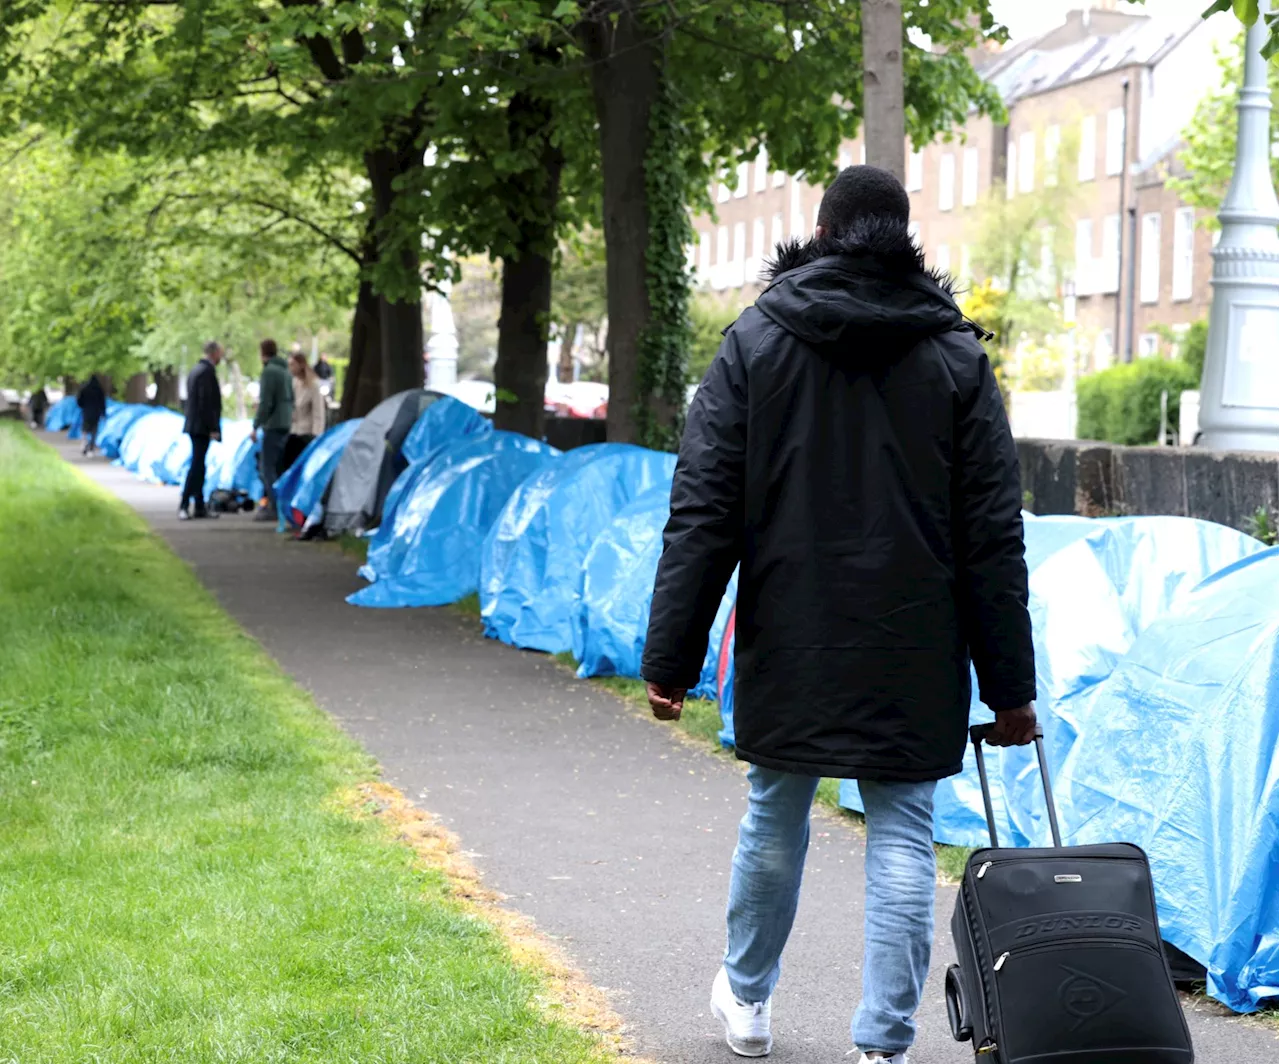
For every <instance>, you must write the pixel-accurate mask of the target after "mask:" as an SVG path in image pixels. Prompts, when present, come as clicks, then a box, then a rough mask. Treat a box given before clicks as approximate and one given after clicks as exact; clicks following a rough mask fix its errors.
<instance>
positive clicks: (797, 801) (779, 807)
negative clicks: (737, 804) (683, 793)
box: [724, 765, 937, 1053]
mask: <svg viewBox="0 0 1280 1064" xmlns="http://www.w3.org/2000/svg"><path fill="white" fill-rule="evenodd" d="M747 778H748V779H749V780H750V781H751V796H750V799H749V800H748V805H747V814H746V816H744V817H743V818H742V824H741V826H740V827H739V829H738V848H737V849H736V850H734V852H733V875H732V878H731V879H730V881H729V913H728V923H729V942H728V947H727V948H726V950H725V957H724V966H725V970H726V971H727V972H728V974H729V986H730V987H731V988H732V989H733V993H734V996H735V997H736V998H737V999H738V1000H739V1001H745V1002H752V1003H754V1002H757V1001H767V1000H768V999H769V997H770V996H771V995H772V994H773V988H774V986H775V984H776V983H777V982H778V972H779V968H780V966H779V960H780V958H781V956H782V947H783V946H785V945H786V944H787V936H788V935H790V933H791V924H792V922H793V921H794V920H795V915H796V904H797V903H798V901H799V900H800V879H801V876H802V875H803V873H804V857H805V851H806V850H807V849H808V848H809V808H810V806H812V805H813V796H814V793H815V791H816V790H817V788H818V780H817V779H815V778H814V777H812V776H797V775H793V774H792V773H789V772H775V771H774V770H773V769H768V768H761V767H760V766H759V765H752V766H751V769H750V771H749V772H748V773H747ZM858 789H859V790H860V791H861V793H862V801H863V805H864V807H865V809H866V814H867V867H866V873H867V902H866V954H865V956H864V960H863V965H862V1003H861V1004H860V1005H859V1006H858V1011H857V1012H856V1013H855V1014H854V1017H853V1028H852V1033H853V1042H854V1045H856V1046H857V1047H858V1048H859V1049H861V1050H863V1052H871V1051H875V1050H880V1051H883V1052H889V1053H897V1052H900V1051H901V1050H904V1049H907V1048H909V1047H910V1045H911V1043H912V1042H913V1041H914V1039H915V1033H916V1025H915V1020H914V1016H915V1011H916V1008H917V1007H918V1006H919V1004H920V995H921V993H922V992H923V990H924V980H925V976H926V975H928V973H929V952H930V949H931V947H932V945H933V891H934V881H935V878H936V876H937V871H936V867H935V864H934V854H933V789H934V784H933V783H932V782H929V783H873V782H871V781H860V782H859V784H858ZM834 915H835V914H833V917H834Z"/></svg>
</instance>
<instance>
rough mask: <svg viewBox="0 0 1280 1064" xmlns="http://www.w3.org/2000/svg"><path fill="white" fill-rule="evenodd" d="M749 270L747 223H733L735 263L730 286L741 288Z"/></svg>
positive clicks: (733, 263)
mask: <svg viewBox="0 0 1280 1064" xmlns="http://www.w3.org/2000/svg"><path fill="white" fill-rule="evenodd" d="M746 269H747V223H746V222H734V223H733V262H732V269H731V273H730V278H729V284H730V285H731V286H732V287H734V288H740V287H741V286H742V284H743V282H744V281H745V280H746Z"/></svg>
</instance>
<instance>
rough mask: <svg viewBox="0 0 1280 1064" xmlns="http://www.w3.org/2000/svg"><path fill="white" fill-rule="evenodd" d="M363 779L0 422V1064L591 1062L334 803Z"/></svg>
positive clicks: (527, 979)
mask: <svg viewBox="0 0 1280 1064" xmlns="http://www.w3.org/2000/svg"><path fill="white" fill-rule="evenodd" d="M374 775H375V772H374V766H373V764H372V762H371V760H370V759H369V757H368V756H367V755H365V754H363V753H362V752H361V751H360V750H359V749H358V748H357V747H356V746H355V744H354V743H352V742H351V741H350V740H348V739H347V738H345V737H344V736H343V735H342V734H341V733H340V732H339V731H338V729H337V728H336V727H335V726H334V725H333V724H332V723H331V722H330V721H329V719H328V718H326V717H325V716H324V715H323V714H322V713H320V712H319V710H317V708H316V707H315V705H314V704H313V703H312V702H311V701H310V699H309V698H308V697H307V696H306V695H304V694H303V692H301V691H300V690H299V688H297V687H296V686H295V685H294V684H293V683H292V682H291V681H290V680H288V679H287V678H286V677H285V676H284V675H283V674H282V673H281V672H280V671H279V670H278V669H277V668H276V667H275V666H274V665H273V664H272V663H271V661H270V660H269V659H268V658H267V657H266V655H265V654H264V653H263V652H262V650H261V649H260V648H259V647H258V645H257V644H256V643H254V642H252V641H251V640H250V639H249V638H248V637H247V636H245V635H244V634H243V633H242V632H241V630H240V629H239V628H238V627H237V626H236V625H235V624H234V623H233V622H232V621H231V620H230V619H229V618H228V617H227V616H226V614H224V613H223V612H222V611H221V610H220V609H219V608H218V607H217V606H216V605H215V603H214V602H213V600H212V599H211V598H210V596H209V595H208V594H206V593H205V592H204V591H203V590H202V589H201V587H200V586H199V585H198V584H197V582H196V580H195V578H194V577H193V575H192V574H191V573H190V572H189V571H188V570H187V569H186V567H185V566H183V565H182V563H180V562H179V561H178V560H177V559H176V558H175V557H174V556H173V555H172V554H171V553H170V552H169V551H168V549H167V548H166V547H165V546H163V544H162V543H161V542H160V541H159V540H158V539H156V538H155V537H154V536H152V535H151V534H150V533H149V532H148V531H147V530H146V528H145V527H144V525H143V523H142V522H141V521H140V520H139V519H138V518H136V517H135V516H134V515H133V514H132V513H130V512H128V511H126V509H125V508H124V507H123V506H121V505H120V504H118V503H117V502H115V501H114V500H112V499H110V498H108V497H107V496H106V495H105V494H104V493H103V492H101V491H100V490H99V489H97V488H96V487H94V486H92V485H91V484H89V483H88V482H87V481H86V480H84V479H82V478H80V477H79V476H78V475H77V474H76V473H75V472H74V471H73V470H72V469H71V468H70V467H68V466H65V465H64V464H63V463H62V462H61V461H60V460H59V459H58V458H57V457H56V456H55V454H54V453H53V452H52V451H50V450H49V449H48V448H46V447H44V446H43V445H42V444H39V443H37V442H36V441H35V440H34V439H33V438H32V437H31V436H30V435H29V434H28V433H27V432H26V431H25V430H24V429H22V428H20V427H18V426H17V425H12V424H7V423H3V422H0V1062H4V1064H45V1062H49V1064H54V1062H56V1064H64V1062H65V1064H71V1062H77V1064H79V1062H82V1061H93V1062H98V1064H116V1062H156V1064H168V1062H174V1061H177V1062H184V1064H185V1062H206V1061H207V1062H211V1064H212V1062H218V1064H225V1062H240V1061H243V1062H254V1064H274V1062H294V1061H297V1062H313V1061H314V1062H342V1064H348V1062H350V1064H357V1062H358V1064H376V1062H386V1064H408V1062H428V1061H432V1062H437V1061H438V1062H441V1064H455V1062H477V1064H481V1062H483V1064H490V1062H513V1064H514V1062H521V1064H526V1062H529V1064H533V1062H548V1064H551V1062H555V1064H563V1062H577V1061H588V1060H595V1059H602V1051H601V1050H600V1049H599V1043H597V1042H596V1041H595V1040H594V1039H593V1038H591V1037H590V1036H588V1035H587V1034H585V1033H583V1032H581V1031H579V1030H577V1029H576V1028H573V1027H570V1026H568V1025H567V1024H565V1023H562V1022H558V1021H556V1020H553V1019H550V1018H548V1017H549V1014H548V1013H547V1012H544V1011H543V1010H542V1009H541V1008H540V1007H539V1005H538V1003H537V1001H538V996H539V995H540V993H541V991H542V989H543V988H542V983H541V981H540V979H539V977H538V976H537V975H536V974H534V973H532V972H530V971H529V970H527V969H525V968H521V967H518V966H517V965H515V964H514V963H513V962H512V960H511V957H510V955H509V953H508V952H507V949H506V947H505V946H504V944H503V942H502V940H501V939H500V938H499V936H498V934H497V933H496V932H495V931H494V930H493V929H492V928H491V927H490V926H489V925H488V924H486V923H485V922H484V921H483V920H481V919H478V918H477V916H476V915H475V912H474V911H473V910H470V909H467V908H464V907H463V905H462V903H461V902H460V901H458V900H456V899H455V897H454V896H452V895H451V893H450V888H449V884H448V882H447V880H446V879H445V877H444V875H443V874H442V873H441V872H440V871H438V870H435V869H433V868H429V867H424V866H423V865H422V863H421V862H419V861H418V860H417V858H416V857H415V854H414V853H413V852H412V851H411V850H410V849H408V848H407V847H405V846H403V845H400V844H398V843H396V842H395V841H394V840H393V838H392V836H391V833H390V830H389V829H388V828H386V827H384V826H383V825H382V824H380V823H379V822H378V821H377V819H376V818H375V817H369V816H365V817H360V816H357V815H355V814H353V812H352V810H351V808H350V803H349V802H348V801H346V800H345V799H344V796H346V795H350V794H351V793H353V792H354V790H355V788H356V786H357V785H358V784H360V783H362V782H364V781H368V780H370V779H373V778H374Z"/></svg>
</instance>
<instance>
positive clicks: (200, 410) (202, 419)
mask: <svg viewBox="0 0 1280 1064" xmlns="http://www.w3.org/2000/svg"><path fill="white" fill-rule="evenodd" d="M221 430H222V388H221V386H220V385H219V384H218V370H217V367H216V366H214V364H213V363H212V362H210V361H209V360H208V359H207V358H202V359H200V361H198V362H197V363H196V364H195V365H194V366H192V367H191V373H190V374H189V375H188V376H187V418H186V422H185V423H184V424H183V431H184V432H185V433H186V434H187V435H188V436H212V435H213V434H214V433H216V432H220V431H221Z"/></svg>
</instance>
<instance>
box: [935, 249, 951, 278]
mask: <svg viewBox="0 0 1280 1064" xmlns="http://www.w3.org/2000/svg"><path fill="white" fill-rule="evenodd" d="M933 263H934V265H935V266H936V267H937V268H938V269H939V270H940V271H941V272H942V273H950V272H951V245H950V244H939V245H938V250H937V251H935V252H934V253H933Z"/></svg>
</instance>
